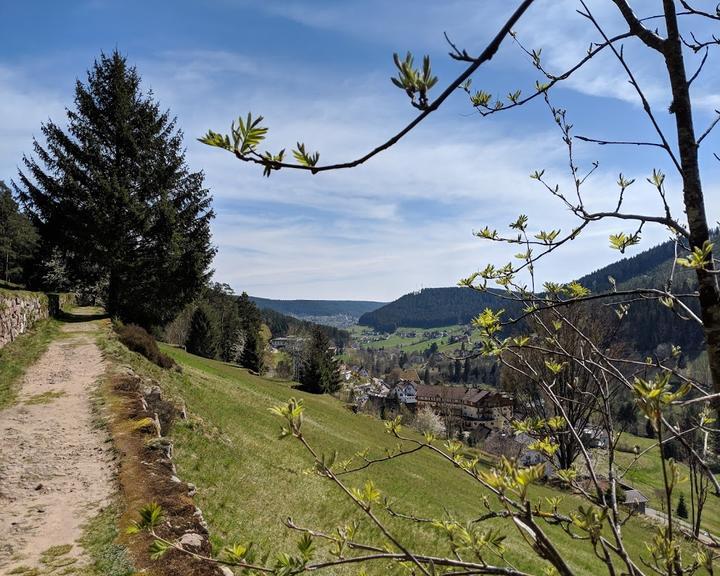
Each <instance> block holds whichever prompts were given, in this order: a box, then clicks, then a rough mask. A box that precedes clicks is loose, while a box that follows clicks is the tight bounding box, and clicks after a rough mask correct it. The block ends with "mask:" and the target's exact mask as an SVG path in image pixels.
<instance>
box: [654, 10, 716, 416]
mask: <svg viewBox="0 0 720 576" xmlns="http://www.w3.org/2000/svg"><path fill="white" fill-rule="evenodd" d="M663 6H664V10H665V23H666V25H667V33H668V37H667V40H666V41H665V44H664V55H665V66H666V68H667V71H668V76H669V80H670V86H671V89H672V95H673V102H672V107H671V111H672V112H673V113H674V114H675V123H676V129H677V143H678V150H679V152H680V165H681V167H682V180H683V201H684V204H685V212H686V214H687V219H688V227H689V232H690V244H691V246H692V247H701V246H702V245H703V244H704V243H705V242H706V241H708V240H709V239H710V231H709V228H708V223H707V216H706V214H705V199H704V197H703V190H702V182H701V180H700V167H699V163H698V145H697V140H696V138H695V128H694V126H693V117H692V103H691V101H690V86H689V85H688V81H687V75H686V73H685V61H684V58H683V52H682V41H681V39H680V32H679V29H678V23H677V16H676V8H675V2H674V0H663ZM713 268H714V266H713V263H712V261H711V262H710V264H709V265H708V269H710V270H712V269H713ZM697 279H698V291H699V294H700V311H701V317H702V321H703V325H704V332H705V341H706V347H707V353H708V362H709V364H710V373H711V375H712V380H713V391H714V392H715V393H720V292H719V291H718V284H717V280H716V277H715V275H714V274H712V273H711V272H708V271H706V270H698V271H697ZM713 405H714V408H715V409H716V410H718V411H719V412H720V401H718V400H717V399H716V400H714V401H713Z"/></svg>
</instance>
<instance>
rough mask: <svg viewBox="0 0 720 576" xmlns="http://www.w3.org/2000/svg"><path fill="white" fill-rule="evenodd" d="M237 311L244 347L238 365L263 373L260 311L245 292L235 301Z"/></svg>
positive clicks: (263, 360)
mask: <svg viewBox="0 0 720 576" xmlns="http://www.w3.org/2000/svg"><path fill="white" fill-rule="evenodd" d="M237 311H238V316H239V317H240V328H241V330H242V331H243V333H244V336H245V346H244V347H243V351H242V354H241V356H240V365H241V366H244V367H245V368H247V369H248V370H252V371H253V372H257V373H258V374H262V373H263V372H264V371H265V359H264V356H265V354H264V353H265V350H264V348H265V342H264V341H263V339H262V337H261V335H260V330H261V328H262V318H261V316H260V310H258V307H257V306H256V305H255V302H253V301H252V300H250V297H249V296H248V295H247V293H246V292H243V293H242V295H241V296H240V298H238V301H237Z"/></svg>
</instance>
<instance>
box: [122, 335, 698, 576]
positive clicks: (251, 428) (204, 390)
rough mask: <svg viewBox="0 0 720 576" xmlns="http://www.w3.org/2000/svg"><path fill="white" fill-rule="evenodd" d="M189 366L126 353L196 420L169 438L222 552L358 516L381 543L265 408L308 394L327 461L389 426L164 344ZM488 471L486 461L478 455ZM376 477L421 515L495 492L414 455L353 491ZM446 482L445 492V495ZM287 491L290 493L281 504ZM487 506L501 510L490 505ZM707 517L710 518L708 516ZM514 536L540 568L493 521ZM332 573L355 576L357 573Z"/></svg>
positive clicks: (639, 535) (413, 537) (466, 505)
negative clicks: (165, 366) (171, 366)
mask: <svg viewBox="0 0 720 576" xmlns="http://www.w3.org/2000/svg"><path fill="white" fill-rule="evenodd" d="M163 351H164V352H166V353H168V354H170V355H172V356H173V358H175V360H176V361H178V362H179V364H180V365H181V367H182V372H181V373H179V372H171V371H162V370H160V369H158V368H156V367H155V366H154V365H150V364H148V363H147V362H145V360H144V359H142V358H140V357H138V356H136V355H130V354H125V355H124V361H125V362H127V363H129V364H131V365H132V366H133V367H134V369H135V370H138V371H144V372H145V373H146V374H148V375H150V376H152V377H153V378H154V379H156V380H157V381H159V383H160V385H161V386H162V387H163V389H164V390H165V391H166V392H167V393H171V394H172V395H173V396H174V397H175V398H176V399H178V400H182V401H183V402H184V403H185V405H186V406H187V409H188V413H189V419H188V420H186V421H179V422H177V423H176V425H175V426H174V430H173V432H172V438H173V441H174V447H175V462H176V464H177V468H178V474H179V475H180V477H182V478H183V479H185V480H186V481H189V482H192V483H193V484H195V485H196V486H197V487H198V494H197V496H196V500H197V502H198V506H200V508H201V509H202V510H203V513H204V515H205V518H206V520H207V521H208V523H209V528H210V534H211V538H212V540H213V544H214V546H215V548H216V550H219V549H220V546H222V545H223V544H226V543H228V542H242V543H244V544H247V543H249V542H250V541H253V542H254V543H255V546H256V548H257V549H258V550H257V551H258V553H259V555H261V553H262V552H264V551H272V553H273V554H275V553H278V552H281V551H284V550H285V551H291V550H292V549H293V547H294V546H295V543H296V542H297V539H298V535H297V534H296V533H294V532H291V531H290V530H288V529H286V528H285V527H284V526H283V524H282V521H283V519H285V518H286V517H288V516H291V517H292V518H293V520H294V521H295V522H296V523H297V524H299V525H303V526H308V527H312V528H315V529H325V530H332V529H333V527H335V526H344V525H347V524H348V523H350V522H353V521H358V522H359V523H360V526H363V527H362V528H360V531H359V534H362V539H363V540H366V541H367V540H369V541H376V539H377V537H378V535H377V533H376V532H375V531H374V530H372V529H370V528H369V527H368V526H367V523H366V522H365V521H364V520H363V518H364V517H363V515H362V514H360V513H359V512H358V510H357V508H355V507H354V506H352V505H351V504H350V503H349V502H348V500H347V498H346V497H344V496H343V495H342V494H341V493H340V492H339V490H338V489H337V488H335V487H334V486H333V485H332V484H331V483H330V482H328V481H327V480H324V479H322V478H320V477H318V476H316V475H314V474H312V473H308V469H309V466H310V464H311V461H310V460H309V459H308V455H307V453H306V452H304V451H303V449H302V448H301V446H300V445H299V444H298V443H297V442H296V441H293V440H291V439H284V440H280V439H279V438H278V436H277V433H278V430H279V426H280V421H279V420H278V418H277V417H275V416H273V415H272V414H271V413H270V412H269V411H268V408H269V407H271V406H274V405H277V404H279V403H282V402H286V401H287V399H288V398H290V397H291V396H294V397H298V398H301V399H302V400H303V401H304V403H305V407H306V412H305V415H306V418H305V424H304V430H305V434H306V437H307V439H308V441H309V442H310V443H311V444H312V445H313V446H314V447H315V448H316V449H317V450H318V451H319V452H322V453H324V454H331V453H332V452H333V451H334V450H337V451H338V452H339V454H338V461H340V460H342V459H344V458H346V457H350V456H352V455H353V454H355V453H357V452H359V451H361V450H364V449H365V448H370V454H371V455H382V454H383V453H384V450H385V449H386V448H392V447H393V446H394V445H395V442H394V441H393V439H392V438H391V437H390V436H389V435H388V434H387V433H386V432H385V426H384V424H383V422H381V421H378V420H375V419H374V418H371V417H369V416H366V415H360V414H353V413H352V412H350V411H349V410H347V409H346V408H345V406H344V405H343V404H342V403H341V402H339V401H338V400H336V399H335V398H333V397H330V396H316V395H312V394H306V393H303V392H300V391H297V390H294V389H293V388H292V387H291V386H292V383H289V382H279V381H275V380H269V379H265V378H260V377H256V376H253V375H250V374H248V373H247V372H246V371H244V370H242V369H238V368H236V367H233V366H230V365H227V364H223V363H220V362H216V361H212V360H206V359H202V358H198V357H195V356H192V355H189V354H187V353H185V352H183V351H182V350H179V349H176V348H170V347H166V346H163ZM478 455H479V456H480V457H481V461H483V462H484V464H483V466H488V465H489V461H488V460H487V456H483V455H482V453H478ZM368 478H372V479H373V481H374V482H375V484H376V486H377V487H378V489H379V490H381V492H382V493H383V494H387V495H389V496H395V497H398V498H401V499H400V500H398V502H397V506H398V508H399V509H401V510H402V511H405V512H413V513H416V514H418V515H420V516H430V515H434V516H437V517H444V516H445V515H446V514H449V515H451V516H452V517H453V518H455V519H457V520H460V521H463V520H471V519H473V518H475V517H477V515H478V513H479V512H481V511H483V510H484V508H483V507H482V506H483V505H482V497H483V496H484V495H487V493H486V492H485V491H484V490H483V489H482V488H481V487H479V485H478V484H476V483H474V482H473V481H472V480H470V479H469V478H468V477H467V476H466V475H464V474H463V473H462V472H460V471H459V470H457V469H455V468H453V467H452V466H450V465H448V464H447V463H446V462H443V461H442V460H440V459H439V458H436V457H434V456H433V455H431V454H425V453H419V454H413V455H409V456H406V457H404V458H402V459H400V460H395V461H392V462H389V463H385V464H382V465H378V466H374V467H372V468H371V469H370V470H369V471H363V472H359V473H357V474H353V475H350V476H344V477H343V480H344V481H345V482H346V483H347V484H348V485H350V486H362V485H363V484H364V482H365V480H366V479H368ZM438 486H442V487H443V490H438ZM531 491H532V494H533V500H538V501H545V498H552V497H562V499H563V500H562V503H561V504H560V509H561V510H564V511H566V512H569V511H570V510H571V509H574V508H576V507H577V506H578V505H579V504H580V503H581V501H580V500H579V499H576V498H575V497H573V496H570V495H569V494H567V493H563V492H560V491H558V490H556V489H553V488H550V487H547V486H543V485H537V486H533V487H531ZM279 496H282V497H279ZM490 502H491V504H493V505H494V504H496V503H495V502H494V501H493V500H492V498H491V499H490ZM710 516H711V514H710V513H709V514H708V518H709V517H710ZM382 517H383V520H384V521H386V522H387V523H388V525H389V526H390V527H391V529H392V530H393V531H394V533H395V534H396V535H397V536H398V537H399V538H401V539H402V540H403V541H405V542H407V543H411V545H412V546H413V547H414V548H422V549H425V550H435V551H436V552H438V553H445V554H447V553H448V550H447V549H446V548H445V547H444V546H443V545H441V544H440V542H441V540H440V539H439V538H438V532H437V531H435V530H433V529H432V528H431V527H429V526H427V525H422V524H414V523H408V522H404V521H400V520H397V519H392V518H389V517H388V516H387V515H386V514H382ZM490 525H493V526H495V527H497V528H498V529H499V530H500V531H501V532H502V533H503V534H504V535H506V537H507V538H506V540H505V547H506V550H507V554H508V558H510V559H511V560H512V561H513V562H514V563H515V564H516V566H517V567H518V569H521V570H523V569H524V570H526V571H528V572H530V573H533V574H535V573H540V572H541V570H538V561H537V559H536V558H535V557H534V556H533V554H532V553H531V552H530V550H529V549H528V548H527V544H526V542H525V541H524V540H523V539H522V537H521V536H520V534H519V533H518V531H517V530H515V529H514V528H513V527H512V526H509V525H508V524H507V523H505V522H503V521H502V520H500V521H491V523H487V524H483V526H485V527H489V526H490ZM547 530H548V532H549V533H550V534H552V535H553V537H554V538H557V539H558V541H559V542H560V543H561V544H560V545H561V549H562V550H563V553H564V554H565V555H566V558H567V560H568V561H569V562H570V563H571V564H572V566H573V567H574V568H576V570H577V571H578V573H579V574H599V573H600V572H599V570H600V565H599V564H598V563H597V561H596V558H595V557H594V556H593V554H592V552H591V549H590V547H589V546H584V545H578V543H577V542H576V541H573V540H571V539H570V538H569V537H568V536H567V535H565V534H564V533H563V532H562V531H560V530H558V529H556V528H553V527H547ZM650 530H652V528H651V527H650V526H649V525H648V524H646V523H644V522H642V521H640V520H637V519H633V520H631V521H630V522H628V524H627V525H626V526H625V528H624V531H625V534H626V542H627V543H628V545H629V550H630V553H631V554H632V555H634V556H635V557H636V558H638V556H639V554H640V553H644V552H645V547H644V544H643V542H645V541H646V540H647V539H648V538H649V534H650ZM367 568H368V573H369V574H386V573H387V571H386V570H385V569H383V568H382V566H381V565H368V566H367ZM333 573H335V574H355V573H357V571H356V570H347V571H336V572H333Z"/></svg>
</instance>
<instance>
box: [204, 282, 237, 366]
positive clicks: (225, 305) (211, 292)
mask: <svg viewBox="0 0 720 576" xmlns="http://www.w3.org/2000/svg"><path fill="white" fill-rule="evenodd" d="M204 300H205V301H207V303H208V305H209V306H210V307H211V308H212V310H213V312H214V313H215V316H216V317H217V320H218V328H219V332H220V340H219V343H218V355H219V356H220V358H221V359H222V360H224V361H225V362H232V361H234V360H235V359H236V357H237V345H238V334H239V333H240V332H242V327H241V322H240V315H239V313H238V306H237V302H236V297H235V295H234V294H233V289H232V288H231V287H230V286H229V285H227V284H219V283H217V282H215V283H214V284H211V285H210V286H209V287H208V289H207V290H206V291H205V295H204ZM243 338H244V336H243Z"/></svg>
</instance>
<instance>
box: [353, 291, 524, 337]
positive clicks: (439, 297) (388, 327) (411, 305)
mask: <svg viewBox="0 0 720 576" xmlns="http://www.w3.org/2000/svg"><path fill="white" fill-rule="evenodd" d="M509 304H511V303H509V302H504V301H502V300H500V299H499V298H498V297H497V296H494V295H493V294H490V293H485V292H476V291H475V290H470V289H468V288H425V289H423V290H420V291H419V292H413V293H412V294H406V295H405V296H402V297H400V298H398V299H397V300H395V301H394V302H390V304H386V305H385V306H383V307H382V308H378V309H377V310H374V311H372V312H368V313H366V314H363V315H362V316H361V317H360V320H359V321H358V323H359V324H360V325H362V326H371V327H373V328H375V330H379V331H381V332H392V331H393V330H395V329H396V328H397V327H398V326H412V327H416V328H435V327H439V326H450V325H453V324H465V323H467V322H469V321H470V320H471V319H472V318H474V317H475V316H477V315H478V314H479V313H480V312H482V310H484V309H485V308H505V309H508V305H509Z"/></svg>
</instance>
